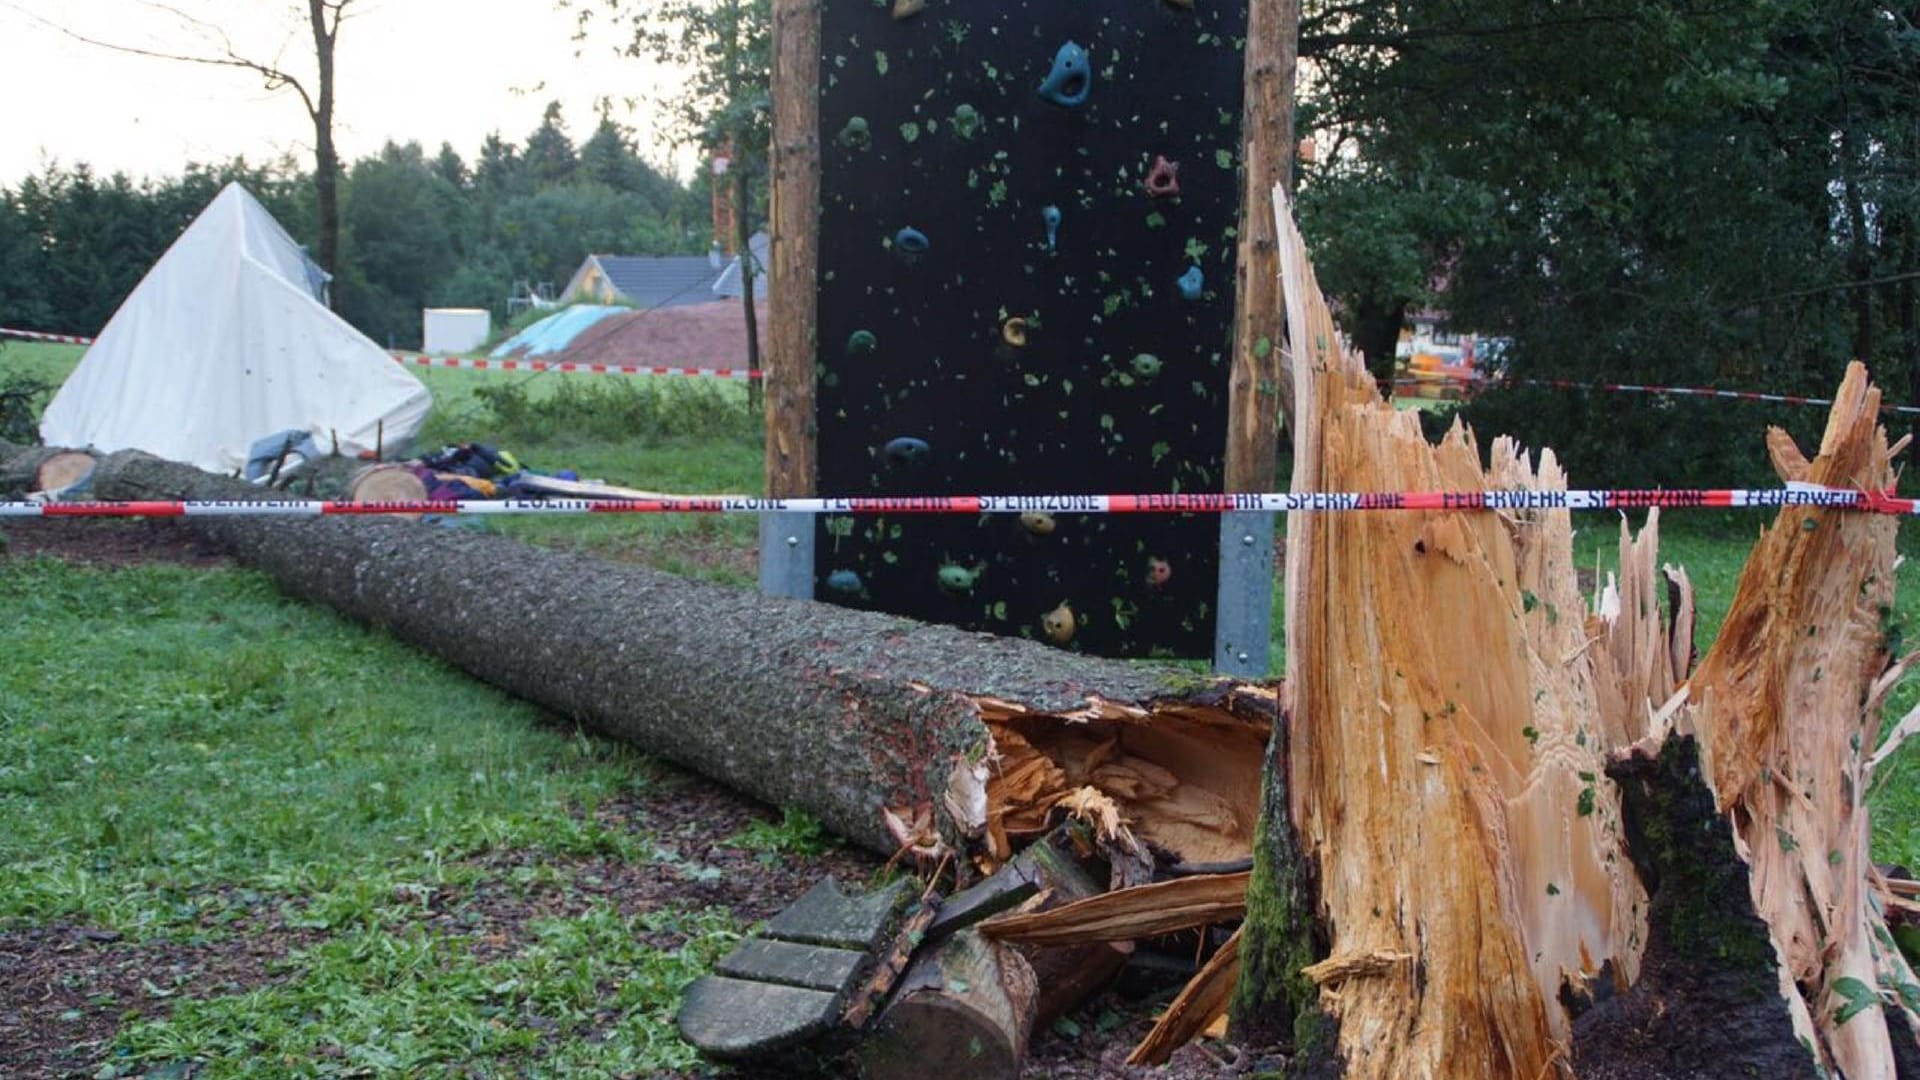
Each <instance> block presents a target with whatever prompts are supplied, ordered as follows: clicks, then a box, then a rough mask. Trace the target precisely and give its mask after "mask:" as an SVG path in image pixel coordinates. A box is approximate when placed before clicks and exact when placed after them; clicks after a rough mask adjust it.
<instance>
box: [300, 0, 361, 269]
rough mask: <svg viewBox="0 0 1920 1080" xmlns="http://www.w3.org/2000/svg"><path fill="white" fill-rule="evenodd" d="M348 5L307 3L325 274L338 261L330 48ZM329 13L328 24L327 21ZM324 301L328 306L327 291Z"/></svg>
mask: <svg viewBox="0 0 1920 1080" xmlns="http://www.w3.org/2000/svg"><path fill="white" fill-rule="evenodd" d="M350 2H351V0H333V2H332V3H329V2H328V0H307V19H308V24H309V26H310V28H311V29H312V32H313V58H314V64H315V66H316V67H317V69H318V71H319V75H318V78H317V85H316V86H315V88H314V99H313V100H312V101H311V102H309V103H308V104H309V106H310V110H309V112H310V115H311V116H312V118H313V165H314V169H313V198H314V203H315V209H316V211H317V217H318V218H319V221H318V228H319V232H320V235H319V236H318V237H317V238H316V239H317V242H318V250H317V251H316V253H315V254H316V259H315V261H317V262H318V263H319V264H320V269H322V270H325V271H326V272H327V273H329V274H332V273H334V272H335V268H336V267H337V266H338V264H339V258H340V155H339V152H338V151H337V150H336V149H335V148H334V144H333V48H334V43H335V42H336V41H337V40H338V39H339V36H340V16H341V13H342V12H343V10H344V9H345V8H346V6H347V4H348V3H350ZM330 11H331V12H332V13H333V22H332V24H331V25H329V24H328V21H327V14H328V12H330ZM328 301H329V302H328V306H329V307H331V306H332V302H331V301H332V293H331V291H329V293H328Z"/></svg>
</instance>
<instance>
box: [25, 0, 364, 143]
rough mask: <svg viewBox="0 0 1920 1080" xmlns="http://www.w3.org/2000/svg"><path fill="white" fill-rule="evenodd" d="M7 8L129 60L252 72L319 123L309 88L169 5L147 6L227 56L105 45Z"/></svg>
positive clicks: (71, 30) (30, 12) (84, 42)
mask: <svg viewBox="0 0 1920 1080" xmlns="http://www.w3.org/2000/svg"><path fill="white" fill-rule="evenodd" d="M348 2H350V0H348ZM7 6H8V7H10V8H12V9H13V10H14V11H16V12H18V13H20V14H21V15H23V16H25V17H26V18H28V19H30V20H32V21H33V22H36V23H39V24H40V25H41V26H44V27H46V28H47V29H49V30H53V31H55V32H56V33H60V34H64V35H66V36H67V37H70V38H72V39H73V40H75V41H78V42H80V43H82V44H85V45H92V46H94V47H95V48H99V49H108V50H111V51H113V52H117V53H124V54H126V55H128V56H145V57H150V58H152V59H155V60H173V61H177V62H180V63H185V64H201V65H205V66H207V67H228V68H239V69H241V70H244V71H251V72H253V73H255V74H257V75H259V76H260V77H262V78H263V79H265V80H266V88H267V89H268V90H279V89H282V88H291V89H292V90H293V92H294V93H296V94H298V95H300V102H301V104H302V105H303V106H304V107H305V108H306V110H307V115H308V116H309V117H310V118H313V119H316V120H317V119H318V117H319V114H318V112H317V109H316V106H315V104H314V100H313V97H312V95H310V94H308V93H307V88H306V87H305V86H304V85H302V83H301V81H300V79H299V77H297V76H295V75H290V74H288V73H287V72H286V71H285V70H283V69H281V68H279V67H277V66H275V65H273V64H263V63H261V62H259V61H257V60H250V59H248V58H246V57H244V56H240V55H238V54H237V53H236V52H234V49H233V43H232V42H231V41H230V40H229V39H228V38H227V36H226V33H225V32H224V31H222V30H221V29H220V28H219V27H217V26H213V25H211V24H209V23H207V22H206V21H204V20H202V19H199V18H196V17H194V16H193V15H190V14H188V13H187V12H184V11H181V10H179V9H177V8H173V7H170V6H168V5H166V4H161V3H149V4H148V6H149V7H152V8H156V9H158V10H161V11H165V12H167V13H168V14H171V15H173V16H175V17H177V18H179V19H181V20H182V21H184V22H186V23H188V24H190V25H192V26H194V27H196V28H197V29H199V30H200V31H201V32H204V33H211V34H213V35H215V36H217V37H218V38H219V39H220V48H221V51H222V52H223V53H224V55H221V56H195V55H192V54H188V53H171V52H162V51H160V50H157V49H143V48H141V47H140V46H138V45H125V44H121V43H119V42H114V41H103V40H101V39H99V38H95V37H90V36H88V35H86V34H82V33H80V32H79V31H77V30H74V29H71V28H69V27H65V26H62V25H60V24H59V23H56V22H53V21H51V20H49V19H46V18H43V17H41V16H40V15H39V14H38V13H36V12H32V11H28V10H27V9H26V8H23V7H21V6H20V5H18V4H15V3H8V4H7Z"/></svg>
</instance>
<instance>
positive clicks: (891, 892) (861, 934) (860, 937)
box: [765, 878, 911, 953]
mask: <svg viewBox="0 0 1920 1080" xmlns="http://www.w3.org/2000/svg"><path fill="white" fill-rule="evenodd" d="M910 885H911V882H909V881H907V880H906V879H904V878H903V879H901V880H899V881H895V882H894V883H893V884H891V885H888V886H887V887H886V888H884V889H880V890H878V891H876V892H873V893H869V894H868V895H866V896H848V895H847V894H846V893H844V892H842V891H841V890H840V883H839V882H837V881H835V880H834V879H832V878H824V879H822V880H821V881H820V883H819V884H817V885H815V886H814V887H813V888H811V889H809V890H807V892H806V895H804V896H802V897H801V898H800V899H798V900H795V901H794V902H793V903H792V904H791V905H789V906H788V907H787V909H786V910H785V911H782V912H781V913H780V914H778V915H775V916H774V917H773V919H772V920H771V921H769V922H768V923H767V929H766V933H765V936H766V937H769V938H774V939H776V940H779V941H792V942H799V943H801V944H805V945H824V946H826V947H828V948H833V949H854V950H857V951H859V952H863V953H865V952H874V951H876V950H878V949H879V948H880V946H881V944H882V943H883V942H884V941H885V940H886V937H887V931H888V930H889V929H891V928H892V926H893V923H894V915H895V913H896V912H898V911H899V909H900V905H901V904H902V903H903V902H904V901H905V900H906V898H907V890H908V887H909V886H910Z"/></svg>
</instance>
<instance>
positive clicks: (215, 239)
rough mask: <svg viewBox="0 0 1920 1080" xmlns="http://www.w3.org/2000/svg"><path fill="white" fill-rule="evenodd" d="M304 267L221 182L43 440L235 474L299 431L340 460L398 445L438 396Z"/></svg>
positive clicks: (98, 346)
mask: <svg viewBox="0 0 1920 1080" xmlns="http://www.w3.org/2000/svg"><path fill="white" fill-rule="evenodd" d="M310 265H311V264H310V263H309V262H308V260H307V257H306V255H305V254H304V253H303V252H302V251H301V250H300V247H299V245H297V244H295V243H294V242H293V238H292V237H290V236H288V235H287V232H286V230H285V229H282V228H281V227H280V223H279V222H277V221H275V220H274V219H273V215H272V214H269V213H268V212H267V210H266V208H265V207H263V206H261V205H260V203H259V202H258V201H257V200H256V199H254V197H253V196H252V195H250V194H248V193H247V191H246V190H245V189H244V188H242V187H241V186H240V185H239V184H229V185H227V187H226V189H225V190H224V191H222V192H220V194H219V195H218V196H216V197H215V198H214V200H213V202H212V203H211V204H209V205H208V206H207V208H206V210H204V211H202V212H201V214H200V216H199V217H198V218H195V219H194V222H193V224H191V225H189V226H187V230H186V231H185V232H183V233H181V234H180V238H179V239H178V240H175V241H174V242H173V246H172V247H170V248H168V249H167V252H166V254H164V255H162V256H161V257H160V261H159V262H156V263H154V264H153V269H151V270H149V271H147V276H146V277H145V278H143V279H142V280H141V282H140V285H139V287H137V288H135V289H134V290H133V294H132V295H131V296H128V297H127V299H126V302H125V303H123V304H121V305H120V310H119V311H116V312H114V314H113V318H112V320H110V321H109V322H108V323H107V326H106V329H104V330H102V331H101V332H100V336H99V338H98V339H97V340H96V341H95V342H94V344H93V347H92V348H90V349H88V350H87V354H86V356H85V357H84V358H82V359H81V361H80V366H79V367H77V368H75V369H74V372H73V374H72V375H71V376H69V377H68V378H67V381H66V383H65V385H63V386H61V387H60V392H59V393H58V394H56V395H54V398H53V401H52V403H50V404H49V405H48V406H47V410H46V413H45V414H44V416H43V417H42V418H41V422H40V437H41V438H42V439H44V440H45V441H46V443H47V445H49V446H71V447H91V448H93V449H95V450H99V451H102V452H108V451H113V450H129V449H135V450H145V451H147V452H148V453H151V454H158V455H160V456H161V457H165V458H171V459H173V460H175V461H184V462H188V463H190V464H193V465H198V466H199V467H201V468H203V469H210V470H213V471H216V472H233V471H235V470H237V469H241V468H243V467H244V466H245V465H246V462H247V459H248V456H249V454H248V450H249V447H251V446H252V445H253V444H254V443H255V442H256V441H258V440H260V439H262V438H265V437H268V436H278V435H280V434H281V433H283V432H291V431H303V432H306V433H308V434H309V435H311V436H312V437H313V440H314V442H315V443H316V444H317V445H318V446H319V447H320V448H321V449H322V450H323V451H325V450H331V449H332V447H333V445H334V441H335V440H336V439H338V443H339V448H340V453H342V454H346V455H354V454H359V453H361V452H362V451H368V450H372V449H374V444H375V441H376V440H377V439H379V438H382V437H384V439H385V441H386V443H387V445H389V446H393V445H398V444H401V443H404V442H405V441H406V440H408V439H410V438H412V437H413V435H414V433H415V432H417V431H418V430H419V429H420V424H421V421H423V420H424V419H426V415H427V410H428V409H429V408H430V407H431V406H432V403H433V402H432V398H431V397H430V396H429V395H428V393H427V388H426V387H425V386H422V385H421V384H420V380H418V379H416V378H414V377H413V376H412V375H411V374H408V373H407V371H406V370H405V369H403V368H402V367H401V366H400V365H399V364H396V363H394V362H393V359H392V358H391V357H389V356H388V355H387V353H386V351H385V350H383V349H381V348H380V347H379V346H378V345H376V344H374V343H373V341H371V340H370V339H368V338H367V337H366V335H364V334H362V333H360V331H358V330H355V329H354V328H353V327H352V326H349V325H348V324H347V322H346V321H345V320H344V319H341V318H340V317H339V316H338V315H335V314H334V313H333V312H331V311H329V310H327V308H326V307H325V305H323V304H321V303H320V301H319V300H318V299H316V296H315V293H316V291H317V286H316V283H315V282H314V280H313V279H311V278H310V277H309V267H310Z"/></svg>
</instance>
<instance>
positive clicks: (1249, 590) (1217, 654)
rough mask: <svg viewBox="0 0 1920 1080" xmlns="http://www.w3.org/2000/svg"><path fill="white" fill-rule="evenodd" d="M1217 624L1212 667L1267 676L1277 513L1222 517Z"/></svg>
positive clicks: (1245, 512)
mask: <svg viewBox="0 0 1920 1080" xmlns="http://www.w3.org/2000/svg"><path fill="white" fill-rule="evenodd" d="M1215 610H1216V614H1215V616H1214V622H1213V670H1214V671H1216V672H1218V673H1220V674H1222V675H1232V676H1235V677H1238V678H1243V679H1264V678H1266V677H1267V664H1268V659H1269V642H1271V641H1272V635H1273V514H1271V513H1269V512H1267V511H1264V510H1239V511H1234V512H1233V513H1229V514H1221V515H1220V602H1219V604H1218V605H1217V606H1216V609H1215Z"/></svg>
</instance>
